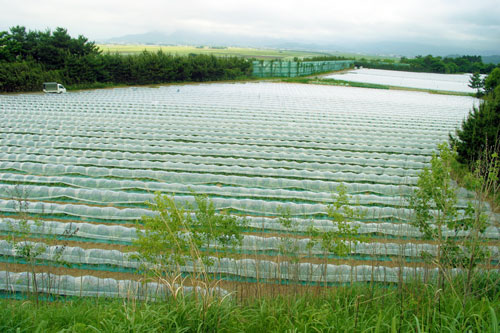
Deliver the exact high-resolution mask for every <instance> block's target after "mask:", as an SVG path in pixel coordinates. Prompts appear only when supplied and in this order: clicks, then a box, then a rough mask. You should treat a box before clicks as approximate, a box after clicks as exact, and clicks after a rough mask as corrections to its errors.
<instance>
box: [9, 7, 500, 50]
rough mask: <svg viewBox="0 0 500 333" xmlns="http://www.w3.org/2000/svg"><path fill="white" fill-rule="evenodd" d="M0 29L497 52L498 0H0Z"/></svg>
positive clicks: (499, 47) (94, 36) (100, 36)
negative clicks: (189, 34) (188, 33)
mask: <svg viewBox="0 0 500 333" xmlns="http://www.w3.org/2000/svg"><path fill="white" fill-rule="evenodd" d="M0 5H1V8H2V12H1V13H0V29H1V30H7V29H8V28H9V27H11V26H14V25H24V26H26V27H27V28H29V29H37V30H44V29H46V28H51V29H53V28H55V27H57V26H62V27H66V28H68V30H69V32H70V34H72V35H78V34H83V35H85V36H87V37H89V38H90V39H97V40H99V39H105V38H109V37H114V36H120V35H125V34H134V33H144V32H148V31H162V32H166V33H169V32H173V31H175V30H192V31H201V32H210V33H226V34H227V33H233V34H240V35H243V36H254V37H274V38H283V39H287V40H298V41H303V42H304V41H307V42H331V43H334V44H339V43H343V42H347V41H349V42H360V43H361V42H377V41H399V42H418V43H434V44H447V45H460V46H462V47H464V46H465V47H470V48H475V49H478V50H486V49H489V50H498V52H499V53H500V33H499V32H500V6H498V3H497V0H494V1H493V0H477V1H463V0H453V1H450V0H444V1H437V0H418V1H417V0H405V1H401V0H397V1H396V0H385V1H371V0H351V1H349V2H347V1H324V0H309V1H296V0H288V1H284V0H274V1H268V0H265V1H264V0H253V1H238V0H232V1H229V0H212V1H205V0H203V1H202V0H184V1H172V0H167V1H153V0H143V1H137V0H134V1H130V0H121V1H118V0H100V1H97V0H85V1H82V0H70V1H60V0H44V1H39V0H36V1H35V0H23V1H7V0H0Z"/></svg>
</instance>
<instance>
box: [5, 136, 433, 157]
mask: <svg viewBox="0 0 500 333" xmlns="http://www.w3.org/2000/svg"><path fill="white" fill-rule="evenodd" d="M0 138H1V139H2V140H5V141H6V142H16V141H24V142H30V141H32V142H53V143H55V144H58V143H70V142H71V143H75V144H92V145H96V147H99V148H101V147H105V146H106V145H115V146H125V145H128V146H144V147H147V146H148V145H150V146H160V147H162V146H176V145H177V146H179V145H181V146H185V147H190V146H196V147H203V148H205V149H211V148H230V147H236V146H241V148H242V149H247V150H248V149H252V148H253V149H256V147H258V149H262V150H270V151H277V150H278V151H281V150H291V151H298V150H302V151H308V150H309V151H310V150H319V151H321V150H323V151H325V150H326V151H330V150H349V151H361V152H385V153H399V154H407V155H411V154H417V155H431V154H432V153H433V152H435V151H436V148H435V146H436V145H437V144H438V143H440V142H439V141H436V142H435V144H425V143H424V144H421V145H420V144H419V145H415V146H405V145H402V144H399V143H397V140H395V141H394V142H393V143H387V144H385V143H384V144H377V142H376V141H375V142H370V141H368V142H366V143H363V142H358V141H353V143H318V144H310V143H304V142H300V143H297V142H293V141H292V142H286V141H283V142H281V143H279V142H267V145H264V144H263V143H262V142H260V143H259V142H258V141H257V140H250V139H248V140H245V139H242V140H240V142H234V143H233V142H227V143H226V142H217V140H213V141H214V142H210V141H212V140H210V141H208V142H207V141H203V140H201V141H198V142H193V141H184V142H179V141H166V140H159V141H156V140H155V141H152V140H137V139H118V138H108V137H73V136H56V135H51V136H49V135H32V134H15V133H9V134H3V133H2V134H1V135H0ZM152 143H154V144H152Z"/></svg>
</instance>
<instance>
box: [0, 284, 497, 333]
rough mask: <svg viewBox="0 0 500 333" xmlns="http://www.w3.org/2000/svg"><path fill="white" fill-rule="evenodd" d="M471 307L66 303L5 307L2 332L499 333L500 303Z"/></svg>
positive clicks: (409, 301)
mask: <svg viewBox="0 0 500 333" xmlns="http://www.w3.org/2000/svg"><path fill="white" fill-rule="evenodd" d="M478 291H479V292H478V293H477V294H476V296H475V297H471V298H470V299H469V300H468V301H467V302H466V304H465V305H464V306H463V305H462V300H461V299H460V298H459V297H458V296H457V295H456V294H455V293H454V292H453V290H452V289H451V288H445V289H444V290H441V289H437V288H435V287H433V286H432V285H427V284H423V283H421V284H416V285H413V284H406V285H402V286H400V287H399V288H383V287H379V286H376V285H359V286H347V287H337V288H334V289H330V290H328V291H327V292H325V293H322V294H319V295H315V294H314V293H313V292H311V293H308V294H306V295H295V296H279V297H274V298H271V297H261V298H251V299H244V300H237V299H235V298H232V297H226V298H224V299H221V298H206V297H200V298H194V297H190V296H184V297H178V298H177V299H174V298H169V299H166V300H162V301H159V302H136V301H132V300H112V299H102V298H101V299H96V298H84V299H66V300H65V299H61V300H58V301H54V302H42V303H40V305H38V306H37V305H36V304H35V303H34V302H31V301H5V300H2V301H0V305H1V306H2V311H1V312H0V330H1V331H2V332H62V331H64V332H174V331H175V332H307V331H312V332H499V326H498V317H499V316H500V297H499V296H500V295H499V290H498V287H497V288H496V289H495V290H490V291H489V292H486V293H482V292H480V289H478Z"/></svg>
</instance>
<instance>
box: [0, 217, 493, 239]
mask: <svg viewBox="0 0 500 333" xmlns="http://www.w3.org/2000/svg"><path fill="white" fill-rule="evenodd" d="M193 218H195V216H194V215H193ZM246 220H247V223H248V226H249V227H251V228H255V229H259V230H264V229H267V230H269V231H276V232H280V233H282V234H283V237H284V238H286V237H288V236H290V233H292V232H298V233H307V230H308V229H309V228H310V227H311V226H314V227H315V228H316V229H317V230H318V231H319V232H327V231H338V227H337V226H336V225H335V223H333V222H332V221H328V220H310V219H307V220H304V219H294V220H293V223H294V229H293V230H290V228H286V227H285V226H283V225H282V224H280V223H279V221H278V220H277V219H275V218H274V219H273V218H258V217H246ZM18 221H19V220H17V219H11V218H0V232H4V233H8V232H11V231H12V230H17V229H16V228H17V227H16V226H18V223H19V222H18ZM26 223H27V226H28V228H29V233H31V234H33V235H35V236H33V237H36V235H41V236H64V235H74V236H76V237H78V238H83V239H87V240H89V241H106V242H110V243H112V242H129V243H130V242H132V241H134V240H135V239H136V237H137V229H136V228H134V227H124V226H120V225H103V224H91V223H85V222H57V221H34V220H27V221H26ZM348 225H349V226H350V227H352V228H357V230H358V233H359V234H360V235H383V236H386V237H387V236H392V237H399V238H401V237H407V238H420V237H422V236H423V235H422V233H421V232H420V231H418V229H417V228H416V227H414V226H411V225H409V224H406V223H400V224H394V223H386V222H384V223H370V222H348ZM442 234H443V236H444V237H459V238H460V237H466V236H468V235H469V231H460V232H459V233H455V232H454V231H452V230H449V229H447V228H446V227H443V229H442ZM250 236H251V235H244V239H246V238H247V237H249V238H248V239H254V237H257V238H255V239H259V238H267V237H258V236H251V237H250ZM481 237H482V238H484V239H500V229H499V228H498V227H496V226H488V227H487V228H486V229H485V231H484V232H483V233H482V234H481ZM278 239H280V237H278Z"/></svg>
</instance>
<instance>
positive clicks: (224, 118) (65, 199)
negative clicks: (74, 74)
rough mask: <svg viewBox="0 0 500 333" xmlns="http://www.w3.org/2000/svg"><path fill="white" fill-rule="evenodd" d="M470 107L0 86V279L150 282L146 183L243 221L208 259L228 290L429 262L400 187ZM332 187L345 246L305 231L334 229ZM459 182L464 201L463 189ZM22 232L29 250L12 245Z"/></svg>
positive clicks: (383, 97) (379, 95)
mask: <svg viewBox="0 0 500 333" xmlns="http://www.w3.org/2000/svg"><path fill="white" fill-rule="evenodd" d="M474 103H477V100H475V99H473V98H471V97H465V96H445V95H432V94H427V93H421V92H411V91H392V90H391V91H389V90H372V89H361V88H350V87H338V86H315V85H298V84H287V83H235V84H202V85H170V86H161V87H156V88H150V87H137V88H136V87H131V88H117V89H105V90H93V91H81V92H70V93H67V94H61V95H48V94H47V95H44V94H36V93H35V94H19V95H0V118H1V120H2V121H1V122H0V289H1V290H2V291H3V292H4V293H10V294H21V293H24V292H26V291H28V290H33V281H32V279H31V278H30V276H31V275H30V274H35V273H36V277H37V279H36V281H35V282H36V284H37V286H36V288H38V290H39V291H43V292H46V293H54V294H61V295H74V296H95V295H102V296H113V297H114V296H128V295H130V293H131V290H132V291H134V292H137V293H142V294H148V295H149V294H154V293H156V292H158V290H159V287H158V285H156V284H155V282H149V283H141V282H139V281H140V280H141V278H142V277H143V275H142V270H141V263H140V262H139V261H138V259H137V257H136V256H135V248H134V246H133V242H134V240H135V239H136V238H137V233H138V232H141V229H142V227H141V218H142V217H143V216H148V215H152V214H153V213H152V211H151V210H150V209H149V208H148V205H147V202H151V201H152V200H153V198H154V195H155V193H156V192H160V193H163V194H167V195H170V196H173V197H174V198H175V200H176V202H178V203H179V204H185V203H189V204H191V205H193V204H194V202H195V200H194V194H195V193H196V194H202V195H207V196H208V197H209V198H210V199H211V201H212V202H213V204H214V206H215V208H216V210H217V211H219V212H225V213H228V214H231V215H233V216H237V217H238V218H242V219H245V224H244V228H243V230H242V232H243V236H244V237H243V240H242V242H241V244H240V245H238V247H236V248H235V249H232V250H231V251H228V253H227V256H222V258H219V259H218V260H217V261H216V262H215V263H214V264H213V265H212V266H210V267H209V271H210V273H211V274H213V276H214V277H216V278H217V279H220V280H221V281H222V282H221V284H220V286H222V287H223V288H226V289H232V288H235V286H238V285H242V284H245V285H252V284H255V283H259V284H263V285H265V286H274V285H288V286H290V285H296V286H303V285H338V284H343V283H354V282H369V281H373V282H380V283H391V282H397V281H399V280H400V279H407V278H408V279H410V278H415V277H421V276H424V275H425V274H432V272H433V270H434V269H435V268H433V267H429V266H428V265H427V264H426V263H425V262H424V261H423V260H422V253H424V252H426V253H431V254H432V253H434V252H435V251H436V245H435V244H434V243H433V242H432V241H427V240H424V239H423V238H422V234H421V233H420V231H419V230H418V229H417V228H416V227H414V226H412V225H410V224H409V221H410V220H411V218H412V211H411V210H410V209H409V208H408V198H409V196H410V195H411V193H412V192H413V190H414V189H415V186H416V182H417V179H418V174H419V172H420V171H421V170H422V169H423V168H424V167H426V166H428V163H429V161H430V158H431V156H432V154H433V153H434V152H436V150H437V145H438V144H440V143H442V142H444V141H446V140H448V135H449V133H453V132H454V131H455V129H456V128H457V127H459V126H460V124H461V122H462V120H463V119H464V118H465V117H466V116H467V114H468V112H469V110H470V109H471V108H472V106H473V105H474ZM339 185H343V186H345V190H346V192H347V194H348V196H349V200H350V205H351V206H352V207H353V209H354V211H355V212H359V213H360V214H359V215H356V216H359V217H358V218H357V219H355V220H353V221H349V224H350V225H351V226H353V227H355V230H356V231H357V233H358V234H359V235H360V237H362V238H363V239H364V241H363V242H352V244H351V245H350V246H349V253H347V254H345V255H342V256H339V255H336V254H333V253H331V252H329V251H325V249H323V248H321V246H320V245H319V244H317V243H314V242H313V239H311V237H310V236H309V233H308V230H310V228H311V226H313V227H314V228H315V229H316V230H317V231H318V232H319V233H324V232H328V231H331V230H335V228H336V226H335V224H334V222H333V221H332V220H331V219H330V218H329V216H328V214H327V209H328V206H329V205H331V204H333V203H334V202H335V198H336V193H337V191H338V189H339ZM458 193H459V195H458V197H459V200H458V202H457V206H458V207H459V211H460V210H465V209H466V207H467V201H468V200H470V199H471V198H472V197H473V195H472V193H470V192H468V191H466V190H465V189H460V190H459V191H458ZM283 211H286V212H288V214H289V215H290V218H291V220H292V222H293V223H291V224H286V223H283V219H282V218H280V216H282V213H283ZM488 218H489V219H490V223H489V225H488V227H487V228H486V230H485V231H484V233H483V237H484V239H485V241H486V246H487V248H488V250H489V253H490V258H491V261H490V264H491V265H493V267H495V266H496V267H498V266H497V265H498V257H499V252H498V245H499V244H498V240H499V238H500V234H499V229H498V215H495V214H493V213H491V212H489V213H488ZM19 226H22V230H20V227H19ZM450 232H451V231H450ZM450 236H453V237H456V238H457V239H460V237H462V236H463V235H462V234H458V235H451V234H450ZM27 241H29V242H32V243H29V244H32V247H31V249H32V251H34V252H32V253H31V254H32V255H31V256H27V255H26V253H22V251H20V250H19V249H20V248H21V247H20V245H19V244H21V243H22V244H26V242H27ZM23 242H24V243H23ZM38 248H40V250H39V253H36V251H38V250H36V249H38ZM33 258H34V259H33ZM180 270H181V272H182V274H184V275H189V274H191V273H193V272H194V271H196V264H195V263H193V262H191V261H189V260H188V261H187V262H186V263H185V264H184V265H182V267H180ZM30 288H31V289H30ZM186 288H189V287H186ZM160 289H161V288H160Z"/></svg>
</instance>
